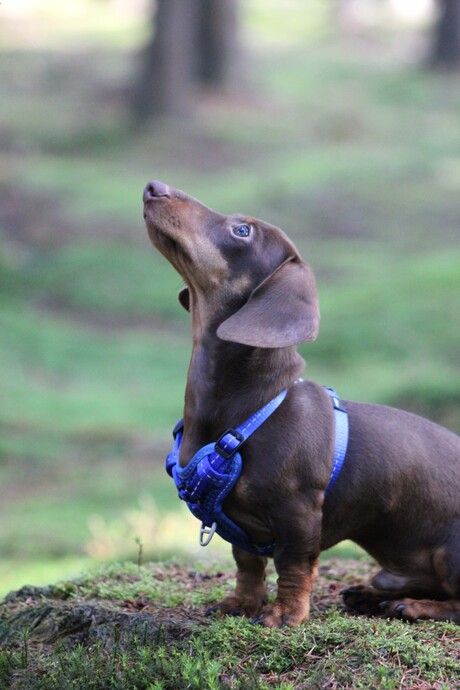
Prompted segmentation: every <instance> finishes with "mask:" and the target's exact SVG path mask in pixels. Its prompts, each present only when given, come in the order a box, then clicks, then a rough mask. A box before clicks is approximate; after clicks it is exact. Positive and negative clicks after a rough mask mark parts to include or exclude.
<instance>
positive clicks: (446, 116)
mask: <svg viewBox="0 0 460 690" xmlns="http://www.w3.org/2000/svg"><path fill="white" fill-rule="evenodd" d="M70 4H71V3H70ZM90 5H91V7H90ZM300 5H301V4H296V3H290V4H289V7H288V6H287V7H286V9H285V11H283V16H282V21H280V19H279V13H278V11H277V10H276V9H274V8H272V7H270V6H269V4H267V3H265V2H260V1H256V0H252V1H251V2H250V3H248V4H247V7H246V10H245V22H246V23H245V29H244V30H245V31H246V32H247V34H248V35H249V36H250V40H248V41H247V46H248V52H247V53H246V56H245V60H246V61H247V64H248V67H250V70H249V71H250V72H251V74H252V82H251V83H249V84H246V85H245V84H241V85H240V90H239V92H238V94H237V95H236V96H235V97H233V98H232V99H225V98H215V99H207V100H206V101H203V102H200V103H199V104H198V106H197V113H196V117H195V118H192V119H191V120H190V121H189V122H187V123H184V124H183V125H181V126H180V127H177V126H176V125H175V124H174V123H161V124H159V125H155V126H152V127H151V128H149V129H147V130H146V131H144V132H141V133H137V134H136V133H133V132H132V131H130V129H129V127H128V126H127V118H126V109H125V106H124V103H123V93H125V90H124V85H125V84H126V83H127V81H128V79H129V76H130V74H131V72H132V70H133V69H134V60H135V49H136V47H137V45H138V42H139V40H140V37H141V36H142V35H143V32H144V31H145V28H143V27H142V26H141V23H140V22H139V20H138V19H134V20H126V21H125V18H124V19H123V21H121V19H120V16H119V15H118V14H117V13H116V12H113V11H112V10H110V15H109V16H107V11H106V8H102V6H101V8H99V9H98V13H99V14H98V17H99V19H98V20H97V21H96V20H95V19H94V13H95V11H96V10H95V7H93V5H92V4H91V3H83V4H82V5H81V7H80V8H79V11H78V13H77V15H75V18H74V19H75V21H74V23H73V24H72V23H69V21H68V17H67V14H66V12H67V10H65V11H64V10H62V11H61V10H60V11H58V10H57V9H56V8H53V7H51V5H50V10H49V12H50V15H49V18H48V19H43V18H42V20H41V21H40V23H37V25H36V26H35V29H36V33H35V43H34V42H32V43H31V42H29V41H28V39H26V38H25V37H24V36H25V35H24V34H21V33H20V32H19V30H18V29H19V28H20V27H21V26H23V25H22V24H20V23H17V24H12V23H11V22H10V24H9V26H10V28H11V31H10V32H8V34H9V35H8V42H7V43H5V45H4V48H3V49H2V52H1V53H0V74H1V76H2V77H3V82H4V84H5V98H4V99H2V101H1V102H0V134H1V137H2V141H3V140H5V141H8V142H10V143H9V144H8V147H7V150H6V151H5V152H3V153H2V155H1V157H0V183H1V188H0V194H1V195H2V196H1V201H2V202H3V201H4V202H5V204H2V208H4V209H6V210H4V211H2V213H1V215H0V232H1V237H2V245H1V247H0V380H1V381H2V397H1V402H0V430H1V436H0V548H1V550H2V553H4V555H5V561H4V564H3V565H2V566H0V583H1V584H0V590H1V591H2V592H3V593H6V591H7V590H8V589H11V588H14V587H16V586H19V585H21V584H23V583H25V582H27V581H29V582H35V583H37V584H45V583H46V582H47V581H49V580H50V579H53V580H54V579H56V578H58V577H59V576H60V575H61V576H62V577H64V576H66V577H67V576H69V575H73V574H74V573H76V572H77V570H78V569H80V568H81V567H83V566H86V565H87V564H88V563H89V562H91V561H94V560H98V559H100V560H104V559H109V560H110V559H116V558H120V557H130V558H132V560H135V559H136V551H137V547H136V544H135V541H134V540H135V538H136V536H139V535H141V537H142V541H143V543H144V547H145V551H146V553H147V555H148V556H157V557H158V555H162V554H165V553H167V551H168V549H169V550H174V551H177V552H180V551H183V552H185V554H186V555H187V554H190V553H195V552H194V551H193V548H192V546H191V542H192V539H193V540H194V539H196V525H195V524H194V523H188V522H185V523H184V521H185V520H187V518H186V517H185V515H184V513H182V512H178V510H179V507H178V502H177V500H176V497H175V493H174V491H173V489H172V487H171V486H170V482H169V481H168V480H167V478H166V477H164V476H163V469H162V467H161V466H160V462H162V460H161V461H160V458H163V456H164V453H165V451H166V449H167V447H168V446H169V442H170V440H169V439H170V429H171V428H172V426H173V425H174V423H175V422H176V420H177V418H178V417H179V416H180V415H181V411H182V399H183V389H184V381H185V373H186V367H187V361H188V357H189V353H190V335H189V327H188V321H187V317H186V315H185V313H184V312H183V311H182V310H181V308H180V307H179V306H178V304H177V300H176V294H177V291H178V289H179V288H180V287H181V281H180V279H179V278H178V277H177V276H176V274H175V273H174V272H173V271H172V270H171V269H170V268H169V266H167V264H166V262H164V261H163V260H162V258H161V257H160V256H159V255H158V254H156V253H155V252H154V251H153V250H152V249H151V247H150V246H149V244H148V241H147V239H146V235H145V230H144V228H143V223H142V216H141V208H140V196H141V191H142V187H143V185H144V183H145V182H146V181H147V180H148V179H149V178H151V177H152V176H155V177H158V178H160V179H165V180H166V181H168V182H170V183H171V184H173V185H175V186H177V187H181V188H183V189H185V190H187V191H188V192H189V193H191V194H193V195H194V196H197V197H198V198H200V199H202V200H203V201H204V202H205V203H207V204H208V205H210V206H213V207H215V208H217V209H219V210H221V211H222V212H234V211H241V212H246V213H250V214H256V215H258V216H260V217H263V218H265V219H266V220H268V221H271V222H273V223H276V224H279V225H280V226H281V227H283V228H284V229H285V230H286V231H287V232H288V233H289V234H290V235H291V236H292V237H293V239H294V240H295V242H296V244H297V245H298V246H299V249H300V250H301V252H302V254H303V255H304V256H305V258H306V259H307V260H308V261H309V262H310V263H311V264H312V266H313V267H314V269H315V273H316V275H317V278H318V285H319V289H320V298H321V310H322V326H321V333H320V337H319V340H318V342H317V343H315V344H313V345H310V346H308V347H303V348H301V351H302V354H303V355H304V356H305V357H306V359H307V360H308V364H309V366H308V369H307V375H308V376H310V377H311V378H313V379H315V380H318V381H319V382H321V383H324V384H327V385H332V386H334V387H335V388H336V389H337V390H338V391H339V393H340V395H341V396H342V397H344V398H356V399H365V400H371V401H378V402H384V403H391V404H400V405H402V406H405V407H409V408H411V409H414V410H415V411H420V412H422V413H424V414H427V415H428V416H431V417H432V418H434V419H437V420H439V421H441V422H443V423H445V424H447V425H448V426H450V427H451V428H452V429H454V430H457V431H460V391H459V386H458V376H457V372H458V364H459V360H458V342H459V341H460V325H459V322H458V318H457V314H458V306H459V303H458V294H459V288H460V273H459V271H458V265H459V259H460V244H459V234H458V224H459V221H460V215H459V210H458V209H459V207H458V190H459V186H460V183H459V179H460V177H459V170H460V164H459V161H460V144H459V140H458V112H459V106H460V96H459V93H460V92H459V90H458V88H456V86H457V77H455V76H453V77H451V78H448V77H446V76H439V75H437V76H434V75H429V74H427V73H424V72H422V71H421V70H420V69H419V68H418V66H417V67H416V66H414V65H410V64H408V63H407V61H406V62H404V63H403V62H402V61H399V62H398V59H396V60H395V59H394V58H392V59H390V58H389V57H388V55H387V54H386V53H385V51H386V47H387V46H389V45H391V46H392V47H393V48H394V47H395V46H396V47H397V44H398V43H400V44H402V42H403V41H404V40H405V38H407V40H408V41H410V40H411V36H410V35H407V36H406V34H404V37H405V38H403V37H402V35H401V34H398V35H388V34H382V36H381V39H382V41H383V42H382V43H378V42H375V43H373V44H370V43H367V44H366V42H364V41H361V42H352V41H350V40H349V39H346V38H344V37H340V38H338V37H337V36H335V35H332V34H331V30H330V27H328V26H326V25H325V24H324V3H319V2H316V3H314V7H313V3H311V5H312V10H311V14H309V15H307V14H306V13H305V12H304V9H303V8H302V7H301V6H300ZM66 7H67V5H66ZM85 8H86V10H85ZM85 11H87V12H88V13H89V14H86V15H85V14H84V12H85ZM53 13H54V15H53ZM84 17H86V20H84ZM72 26H73V28H72ZM123 26H124V27H125V29H123V28H122V27H123ZM396 54H397V51H396ZM18 85H20V88H19V87H18ZM82 104H84V106H85V107H84V109H83V108H82V107H81V105H82ZM56 113H59V117H56ZM145 494H148V495H149V496H151V497H152V499H153V505H154V508H152V506H151V505H149V504H148V502H147V503H146V501H145ZM184 524H185V525H186V526H185V527H182V525H184ZM149 530H150V531H149ZM153 535H154V536H153ZM178 535H180V537H181V538H179V537H178ZM182 537H183V538H182ZM213 548H214V542H213ZM341 548H342V551H341V552H340V553H341V555H344V556H346V557H349V556H350V555H354V554H355V553H356V552H355V551H353V550H352V547H350V545H345V546H344V547H341ZM229 625H231V623H229ZM229 630H230V628H229ZM181 653H182V652H181ZM165 663H166V661H165ZM168 663H169V662H168ZM203 663H204V662H203ZM251 673H252V672H251ZM245 677H246V676H245ZM248 677H249V676H248ZM187 682H188V681H187ZM248 682H249V681H248ZM283 682H284V681H283ZM286 682H289V681H286ZM382 687H383V686H382Z"/></svg>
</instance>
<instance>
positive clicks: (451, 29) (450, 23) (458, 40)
mask: <svg viewBox="0 0 460 690" xmlns="http://www.w3.org/2000/svg"><path fill="white" fill-rule="evenodd" d="M437 4H438V7H439V13H440V14H439V19H438V21H437V23H436V26H435V30H434V43H433V48H432V54H431V59H430V63H431V65H433V66H435V67H446V68H449V69H456V68H459V67H460V0H438V3H437Z"/></svg>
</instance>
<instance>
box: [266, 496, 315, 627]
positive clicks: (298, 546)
mask: <svg viewBox="0 0 460 690" xmlns="http://www.w3.org/2000/svg"><path fill="white" fill-rule="evenodd" d="M303 508H304V507H302V509H300V510H299V511H298V512H297V513H296V511H295V509H293V510H292V512H291V506H289V518H288V519H286V516H284V519H283V522H282V524H281V528H279V529H278V530H277V532H278V534H277V537H276V546H275V553H274V561H275V568H276V572H277V573H278V592H277V596H276V599H275V601H274V602H273V604H271V605H269V606H266V607H265V608H264V609H263V610H262V612H261V614H260V616H259V617H258V619H257V621H256V622H258V623H260V624H262V625H265V626H267V627H269V628H278V627H284V626H290V627H292V626H295V625H298V624H299V623H302V622H303V621H304V620H306V619H307V618H308V615H309V613H310V595H311V591H312V588H313V585H314V582H315V580H316V576H317V570H318V561H319V552H320V541H321V511H320V510H318V509H315V510H313V509H310V510H308V511H305V510H304V509H303Z"/></svg>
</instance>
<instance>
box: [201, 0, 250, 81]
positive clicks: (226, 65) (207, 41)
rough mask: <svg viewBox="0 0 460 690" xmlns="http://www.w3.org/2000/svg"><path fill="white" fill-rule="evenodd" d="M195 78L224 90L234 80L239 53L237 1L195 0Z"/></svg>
mask: <svg viewBox="0 0 460 690" xmlns="http://www.w3.org/2000/svg"><path fill="white" fill-rule="evenodd" d="M198 5H199V14H198V26H197V36H196V40H197V56H198V60H197V76H198V78H199V80H200V81H201V82H202V83H204V84H206V85H209V86H212V87H218V88H224V87H225V86H228V85H229V84H230V83H231V82H232V81H233V79H234V77H235V72H236V65H237V59H238V55H239V50H238V15H239V12H238V10H239V8H238V0H198Z"/></svg>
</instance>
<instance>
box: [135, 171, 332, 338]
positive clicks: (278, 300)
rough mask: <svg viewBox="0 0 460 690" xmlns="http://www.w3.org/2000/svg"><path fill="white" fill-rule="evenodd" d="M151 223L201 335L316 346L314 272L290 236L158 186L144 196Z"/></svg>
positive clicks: (152, 233)
mask: <svg viewBox="0 0 460 690" xmlns="http://www.w3.org/2000/svg"><path fill="white" fill-rule="evenodd" d="M144 218H145V221H146V225H147V230H148V233H149V236H150V239H151V240H152V242H153V244H154V245H155V247H156V248H157V249H158V250H159V251H160V252H161V253H162V254H163V255H164V256H165V257H166V258H167V259H168V261H170V263H171V264H172V265H173V266H174V268H175V269H176V270H177V271H178V272H179V273H180V275H181V276H182V278H183V279H184V281H185V283H186V285H187V287H186V288H184V289H183V290H181V292H180V293H179V301H180V303H181V304H182V306H183V307H184V308H185V309H187V310H188V311H190V312H191V313H192V316H193V318H194V322H195V324H196V328H197V329H199V330H201V329H203V328H207V329H209V328H214V329H215V330H216V331H217V335H218V337H219V338H221V339H222V340H229V341H232V342H237V343H242V344H244V345H250V346H253V347H268V348H275V347H286V346H289V345H297V344H299V343H302V342H305V341H307V340H314V339H315V338H316V336H317V333H318V327H319V307H318V295H317V290H316V283H315V278H314V275H313V271H312V270H311V268H310V267H309V266H308V265H307V264H306V263H305V262H304V261H303V260H302V259H301V257H300V255H299V253H298V251H297V249H296V248H295V246H294V245H293V243H292V242H291V241H290V240H289V239H288V237H287V236H286V235H285V234H284V232H282V230H279V228H276V227H274V226H273V225H269V224H268V223H264V222H263V221H261V220H257V219H255V218H248V217H246V216H240V215H230V216H225V215H222V214H220V213H216V212H215V211H213V210H211V209H209V208H207V207H206V206H204V205H203V204H201V203H200V202H199V201H197V200H196V199H193V198H192V197H189V196H187V195H186V194H184V193H183V192H181V191H179V190H176V189H172V188H171V187H169V186H167V185H165V184H163V183H162V182H157V181H154V182H149V183H148V185H147V186H146V188H145V190H144Z"/></svg>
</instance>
